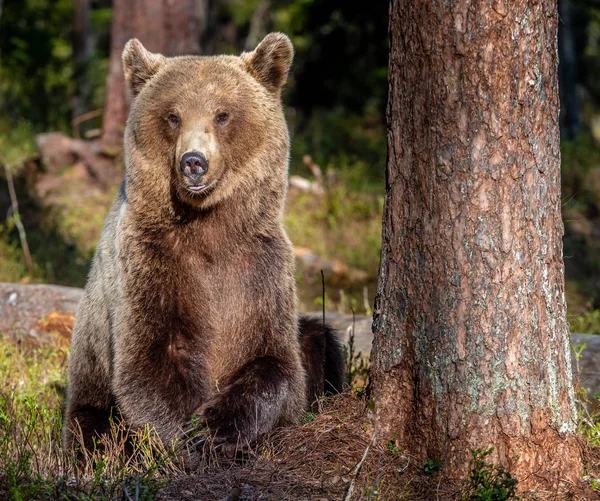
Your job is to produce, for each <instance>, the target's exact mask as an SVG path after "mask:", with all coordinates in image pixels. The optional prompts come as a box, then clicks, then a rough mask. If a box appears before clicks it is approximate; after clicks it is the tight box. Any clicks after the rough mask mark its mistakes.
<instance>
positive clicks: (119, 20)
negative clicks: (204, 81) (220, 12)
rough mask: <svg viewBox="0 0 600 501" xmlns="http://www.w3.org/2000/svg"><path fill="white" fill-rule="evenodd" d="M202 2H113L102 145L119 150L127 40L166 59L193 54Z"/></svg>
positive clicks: (124, 107) (124, 104)
mask: <svg viewBox="0 0 600 501" xmlns="http://www.w3.org/2000/svg"><path fill="white" fill-rule="evenodd" d="M204 1H205V0H178V1H176V2H174V1H171V0H115V1H114V2H113V20H112V26H111V48H110V66H109V74H108V79H107V84H106V87H107V89H106V96H107V97H106V104H105V107H104V119H103V124H102V129H103V132H102V142H103V143H104V145H105V146H106V147H109V148H112V147H115V146H117V147H118V146H120V145H121V144H122V142H123V127H124V124H125V120H126V118H127V113H128V112H129V102H128V96H127V93H126V89H125V83H124V76H123V67H122V64H121V53H122V52H123V47H124V46H125V44H126V43H127V41H128V40H129V39H130V38H134V37H135V38H139V39H140V40H141V42H142V43H143V44H144V46H145V47H146V48H147V49H148V50H150V51H152V52H159V53H161V54H164V55H166V56H178V55H182V54H197V53H198V52H199V44H200V31H199V26H200V23H199V19H198V16H199V14H200V13H201V12H202V9H201V8H200V7H201V4H202V3H203V2H204Z"/></svg>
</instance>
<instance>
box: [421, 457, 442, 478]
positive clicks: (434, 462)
mask: <svg viewBox="0 0 600 501" xmlns="http://www.w3.org/2000/svg"><path fill="white" fill-rule="evenodd" d="M442 466H444V461H443V460H441V459H433V458H427V461H425V464H424V465H423V471H424V472H425V473H427V475H433V474H434V473H436V472H438V471H439V470H440V469H441V467H442Z"/></svg>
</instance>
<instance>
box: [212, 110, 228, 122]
mask: <svg viewBox="0 0 600 501" xmlns="http://www.w3.org/2000/svg"><path fill="white" fill-rule="evenodd" d="M228 121H229V113H225V112H223V113H219V114H218V115H217V116H216V117H215V122H217V123H218V124H219V125H225V124H226V123H227V122H228Z"/></svg>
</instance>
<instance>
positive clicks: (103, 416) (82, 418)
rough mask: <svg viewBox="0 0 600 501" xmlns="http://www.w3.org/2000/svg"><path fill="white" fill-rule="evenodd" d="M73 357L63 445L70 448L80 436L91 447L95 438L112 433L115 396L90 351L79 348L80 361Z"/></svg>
mask: <svg viewBox="0 0 600 501" xmlns="http://www.w3.org/2000/svg"><path fill="white" fill-rule="evenodd" d="M71 360H72V361H73V363H72V364H71V365H72V368H71V367H70V369H69V387H68V394H67V407H66V415H65V422H64V426H63V444H64V446H65V448H67V449H69V448H71V447H73V445H75V443H76V441H77V440H78V439H81V440H82V442H83V444H81V445H83V446H84V447H85V448H86V449H88V450H92V449H93V448H94V440H97V439H98V438H99V437H100V436H101V435H102V434H108V433H109V432H110V419H109V418H110V417H111V412H112V409H113V405H114V399H113V398H112V396H111V394H110V389H109V381H108V377H107V374H106V373H105V371H104V370H102V369H101V368H100V367H99V366H98V365H99V364H98V361H97V357H96V356H95V355H93V354H92V352H91V351H90V352H88V353H87V354H85V355H82V354H81V352H79V350H78V357H77V360H75V359H74V357H73V356H71ZM113 417H114V416H113Z"/></svg>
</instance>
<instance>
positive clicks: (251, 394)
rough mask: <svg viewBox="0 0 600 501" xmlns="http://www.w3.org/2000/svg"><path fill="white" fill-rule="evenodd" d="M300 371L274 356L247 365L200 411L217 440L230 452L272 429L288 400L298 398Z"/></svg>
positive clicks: (217, 442)
mask: <svg viewBox="0 0 600 501" xmlns="http://www.w3.org/2000/svg"><path fill="white" fill-rule="evenodd" d="M301 372H302V370H301V369H300V367H297V366H295V365H294V364H293V363H286V362H284V361H283V360H281V359H280V358H277V357H274V356H264V357H261V358H258V359H255V360H253V361H251V362H249V363H247V364H245V365H244V366H243V367H242V368H241V369H240V370H239V371H238V372H237V374H235V375H234V376H233V377H232V378H231V380H230V382H229V384H227V386H226V387H225V388H222V389H221V391H220V392H219V393H217V395H215V396H214V397H213V398H211V399H210V400H209V401H208V402H206V403H205V404H204V405H203V406H202V407H201V408H200V409H199V411H198V414H199V415H200V417H201V418H203V419H204V420H205V422H206V424H207V425H208V427H209V428H210V430H211V431H212V432H213V433H214V443H215V444H220V447H221V448H222V449H224V450H225V451H229V452H231V451H233V450H236V449H238V448H243V447H246V446H248V445H250V444H251V443H252V442H254V440H255V439H256V438H257V437H258V436H259V435H261V434H263V433H266V432H268V431H270V430H272V429H273V428H274V427H275V426H276V425H277V424H278V422H279V421H280V418H281V416H282V410H283V408H284V406H285V405H286V401H287V400H288V399H289V400H293V399H294V398H296V397H295V395H294V388H295V384H296V382H295V380H296V378H297V377H298V376H299V375H300V373H301ZM303 397H304V396H302V398H303ZM298 417H299V416H298Z"/></svg>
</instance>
